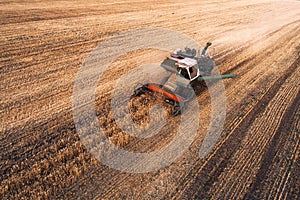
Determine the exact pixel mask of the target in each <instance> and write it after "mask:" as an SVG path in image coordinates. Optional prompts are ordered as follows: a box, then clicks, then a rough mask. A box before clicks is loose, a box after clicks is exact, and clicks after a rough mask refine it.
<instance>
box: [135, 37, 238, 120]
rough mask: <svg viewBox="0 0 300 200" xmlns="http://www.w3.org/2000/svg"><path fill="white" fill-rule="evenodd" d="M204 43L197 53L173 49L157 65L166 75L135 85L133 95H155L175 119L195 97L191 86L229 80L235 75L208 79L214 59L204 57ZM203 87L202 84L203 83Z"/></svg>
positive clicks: (207, 56) (187, 49) (190, 50)
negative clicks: (162, 101)
mask: <svg viewBox="0 0 300 200" xmlns="http://www.w3.org/2000/svg"><path fill="white" fill-rule="evenodd" d="M209 46H211V43H210V42H208V43H207V44H206V46H205V48H204V49H203V50H202V52H201V54H200V51H198V56H197V55H196V54H197V52H196V50H195V49H190V48H185V51H182V50H180V49H179V50H177V51H176V52H174V53H172V54H171V55H170V56H168V57H167V58H166V59H165V60H164V61H163V62H162V63H161V64H160V66H161V67H163V68H164V69H166V70H167V71H169V72H170V75H169V76H167V77H165V78H164V79H163V80H162V81H161V84H156V83H146V84H139V85H138V86H137V87H136V88H135V89H134V96H140V95H141V94H144V93H146V92H147V93H153V92H154V93H158V94H161V95H162V96H163V97H164V101H165V102H167V103H169V104H171V105H172V111H171V114H172V115H174V116H176V115H178V114H180V113H182V112H183V110H184V109H185V107H186V105H187V102H189V101H190V100H192V99H193V98H194V96H195V93H194V90H193V87H194V86H195V85H197V84H199V83H200V84H201V83H202V84H203V83H204V82H205V81H206V80H219V79H226V78H233V77H235V76H236V75H235V74H224V75H216V76H212V75H211V72H212V70H213V68H214V66H215V63H214V60H213V59H212V58H211V57H210V56H209V55H208V54H207V49H208V47H209ZM203 85H204V84H203Z"/></svg>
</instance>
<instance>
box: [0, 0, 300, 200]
mask: <svg viewBox="0 0 300 200" xmlns="http://www.w3.org/2000/svg"><path fill="white" fill-rule="evenodd" d="M0 11H1V12H0V25H1V26H0V41H1V42H0V95H1V99H0V123H1V126H0V141H1V142H0V152H1V157H0V172H1V178H0V183H1V184H0V198H1V199H17V198H32V199H36V197H37V196H40V197H42V198H43V197H44V198H47V197H48V198H50V197H52V198H55V197H56V198H63V197H64V198H74V197H77V196H80V197H82V198H91V197H97V198H99V199H115V198H116V199H123V198H129V199H131V198H134V199H149V198H156V199H163V198H165V199H166V198H168V199H182V198H186V199H191V198H211V199H224V198H226V199H227V198H234V199H243V198H248V199H253V198H256V199H261V198H264V199H297V198H299V196H297V195H299V192H300V191H299V188H300V187H299V182H300V180H299V177H300V175H299V171H300V169H299V125H300V124H299V119H300V118H299V109H300V108H299V105H300V100H299V83H300V78H299V77H300V70H299V67H300V62H299V59H300V42H299V41H300V27H299V23H300V3H299V1H292V0H291V1H284V2H275V1H274V2H272V1H231V0H224V1H219V2H212V1H197V0H187V1H184V2H183V1H177V0H175V1H174V0H173V1H169V0H166V1H129V0H122V1H118V2H113V1H111V2H107V1H102V2H99V1H98V2H93V1H80V0H79V1H72V2H67V1H52V2H51V3H49V1H44V0H40V1H32V2H30V1H22V0H20V1H9V2H7V1H0ZM278 13H284V14H282V15H278ZM142 26H159V27H164V28H169V29H172V30H176V31H178V32H180V33H184V34H186V35H188V36H189V37H191V38H193V39H194V40H196V41H197V42H199V43H200V44H205V43H206V42H207V41H212V42H213V43H214V46H215V55H214V58H215V62H216V63H217V65H218V67H219V70H220V73H221V74H225V73H234V74H237V75H238V76H237V77H236V78H235V79H232V80H224V84H225V87H226V96H227V117H226V122H225V125H224V128H223V132H222V135H221V138H220V140H219V142H218V143H217V145H216V147H215V149H214V151H213V152H212V153H211V154H209V155H208V156H207V157H206V158H205V159H203V160H199V159H198V150H199V147H200V144H201V142H202V140H203V139H204V137H205V133H206V129H207V127H208V125H209V122H210V118H209V117H210V116H209V113H210V109H211V105H210V99H209V94H208V91H207V90H206V89H203V88H202V89H201V92H199V93H200V94H199V95H198V96H197V100H198V101H199V104H200V108H201V110H200V112H199V117H200V121H201V125H200V128H199V130H198V134H197V135H196V138H195V140H194V142H193V144H192V145H191V146H190V148H189V150H188V151H186V152H185V153H184V154H183V155H182V156H181V157H180V158H179V159H178V160H177V161H176V162H175V163H173V164H172V165H171V166H169V167H167V168H164V169H161V170H159V171H156V172H151V173H147V174H127V173H123V172H119V171H116V170H113V169H109V168H108V167H106V166H104V165H102V164H101V163H100V162H99V161H97V160H96V159H95V158H93V157H92V155H91V154H90V153H89V152H88V151H87V150H86V148H85V147H84V146H83V145H82V143H81V142H80V139H79V137H78V135H77V133H76V130H75V125H74V122H73V113H72V92H73V83H74V81H75V78H76V74H77V72H78V70H79V68H80V67H81V65H82V63H83V62H84V59H85V58H86V56H87V55H88V53H89V52H90V51H92V50H93V48H94V47H96V46H97V45H98V44H99V43H100V42H101V41H104V40H106V39H109V37H111V36H113V35H114V34H116V33H118V32H119V31H122V30H128V29H131V28H137V27H142ZM168 53H169V52H163V51H158V50H154V49H146V50H141V51H136V52H131V53H129V54H127V55H124V56H122V58H119V59H117V60H116V61H115V62H114V63H112V66H110V67H109V68H108V70H107V71H106V72H105V73H104V75H103V77H102V78H101V80H99V84H98V88H97V98H96V105H97V106H96V112H97V116H98V119H99V123H100V125H101V127H102V128H103V132H104V134H105V135H106V136H107V137H109V138H110V140H111V141H112V142H113V143H115V144H116V145H117V146H120V147H122V148H125V149H127V150H133V151H141V152H145V151H153V150H155V149H157V148H160V147H162V146H165V145H166V144H168V143H169V142H170V141H171V140H172V138H173V137H174V135H175V134H176V129H177V128H178V123H179V122H180V119H179V117H169V118H168V124H167V125H166V126H165V127H163V129H162V131H161V132H160V134H158V135H157V136H155V137H151V138H148V139H146V140H139V139H136V138H133V137H130V136H128V135H126V134H125V133H123V132H122V130H121V129H120V128H119V127H118V126H117V124H116V123H115V121H114V116H113V114H112V112H111V110H110V99H111V97H112V91H113V88H114V86H115V81H116V80H117V79H118V78H120V77H121V76H122V75H124V74H126V73H127V72H129V71H130V70H131V69H134V68H135V67H137V66H140V65H142V64H145V62H150V61H151V62H152V61H155V62H160V61H162V60H163V59H164V57H165V56H166V55H168ZM154 101H155V98H153V97H149V96H141V97H138V98H136V99H132V100H131V102H129V108H130V111H131V112H130V116H126V117H131V118H132V119H133V120H134V121H135V122H137V123H138V124H140V125H142V127H141V131H142V130H143V129H147V128H149V114H148V110H149V108H150V107H151V106H152V105H154V104H155V102H154ZM118 109H119V110H117V112H118V113H121V112H122V109H124V108H122V107H120V108H118ZM161 117H162V116H160V115H158V114H157V115H156V118H155V120H157V121H159V120H160V119H161ZM89 139H90V140H93V138H92V137H91V138H89Z"/></svg>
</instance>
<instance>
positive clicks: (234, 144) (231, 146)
mask: <svg viewBox="0 0 300 200" xmlns="http://www.w3.org/2000/svg"><path fill="white" fill-rule="evenodd" d="M296 67H297V66H295V65H292V66H290V67H289V68H288V70H286V74H285V75H283V76H282V77H280V78H279V79H278V80H277V81H276V83H275V84H274V85H272V87H270V88H269V90H268V91H267V92H266V93H265V94H264V95H263V97H262V98H261V99H260V100H259V101H258V103H257V104H256V105H255V106H254V107H253V109H252V110H250V111H249V112H248V114H247V115H246V116H245V117H244V119H243V120H242V121H241V122H240V123H239V124H238V126H237V127H236V128H235V129H234V130H233V132H232V133H231V134H230V136H229V138H228V139H227V140H226V141H224V142H223V144H222V146H221V147H220V148H219V149H218V150H217V152H214V155H213V156H212V158H211V159H209V161H208V162H207V163H206V165H205V166H204V168H203V169H202V170H201V171H199V174H197V175H196V178H193V183H194V184H192V186H191V187H190V188H188V190H186V192H185V193H186V194H185V196H189V197H193V196H194V197H195V196H197V197H199V198H206V197H207V194H206V192H207V190H208V188H210V187H211V186H212V184H213V182H215V181H216V180H217V178H218V176H219V175H220V174H221V172H222V171H223V170H222V169H223V168H225V166H226V161H227V162H228V160H229V158H230V157H231V156H232V155H233V154H234V153H235V149H236V148H238V147H239V144H240V142H241V141H242V139H243V138H244V137H245V134H246V132H245V131H244V130H247V129H248V127H250V126H251V125H252V123H253V122H254V120H255V118H256V116H257V115H259V114H261V113H263V111H264V109H265V108H266V106H267V105H268V102H269V101H271V99H272V98H273V97H274V96H275V95H276V93H277V91H278V89H279V88H280V86H281V84H283V83H284V81H285V80H286V79H287V78H288V77H290V76H291V75H292V74H293V71H295V69H296ZM219 158H223V159H222V160H221V163H219V162H218V159H219ZM216 163H219V165H220V166H218V168H217V169H216V170H217V171H216V172H214V173H213V175H212V173H211V169H215V166H214V165H215V164H216ZM207 174H211V175H212V176H210V178H206V176H207ZM204 180H205V181H204ZM186 181H187V180H186ZM203 181H204V183H203ZM198 183H202V184H201V186H202V187H203V188H202V187H200V186H199V184H198ZM200 188H202V189H201V190H200V192H199V193H198V194H196V195H192V194H194V193H195V192H196V191H199V189H200Z"/></svg>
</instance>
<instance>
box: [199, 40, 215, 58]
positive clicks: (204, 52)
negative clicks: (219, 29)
mask: <svg viewBox="0 0 300 200" xmlns="http://www.w3.org/2000/svg"><path fill="white" fill-rule="evenodd" d="M211 45H212V43H211V42H208V43H206V46H205V47H204V49H203V50H202V53H201V55H202V56H205V54H206V51H207V49H208V47H210V46H211Z"/></svg>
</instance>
